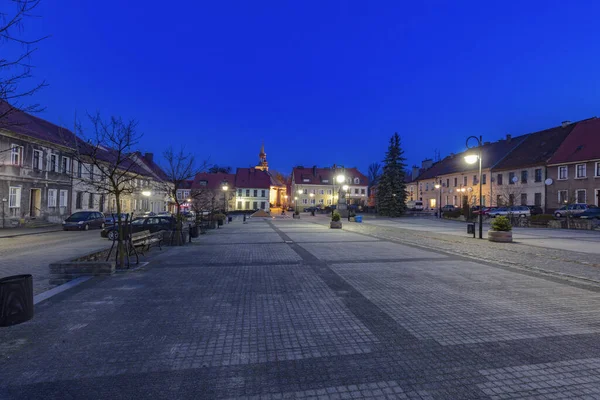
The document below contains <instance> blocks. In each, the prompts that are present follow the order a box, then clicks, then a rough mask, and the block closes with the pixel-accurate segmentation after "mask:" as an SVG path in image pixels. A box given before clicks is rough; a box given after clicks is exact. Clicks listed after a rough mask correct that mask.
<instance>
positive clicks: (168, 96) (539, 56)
mask: <svg viewBox="0 0 600 400" xmlns="http://www.w3.org/2000/svg"><path fill="white" fill-rule="evenodd" d="M488 3H489V2H481V1H478V2H469V3H466V2H459V1H444V2H442V1H412V2H398V1H388V2H384V1H374V2H368V1H361V2H347V1H340V2H336V1H318V2H317V1H315V2H298V1H294V2H291V1H283V2H282V1H273V2H267V1H258V2H256V1H254V2H250V1H243V2H220V1H211V2H208V1H200V2H192V1H190V2H187V3H186V2H158V1H151V0H150V1H148V0H146V1H127V2H125V1H116V0H103V1H94V2H92V1H80V0H77V1H75V0H72V1H58V0H57V1H51V0H43V1H42V4H41V6H40V7H39V9H38V10H37V14H39V15H40V16H41V18H40V19H36V20H35V21H33V22H30V23H28V24H27V25H26V27H25V28H26V29H27V35H28V36H29V35H32V36H33V35H36V34H49V35H52V36H51V37H50V38H49V39H47V40H46V41H44V42H42V43H41V44H40V46H39V47H40V50H39V52H38V53H37V54H36V55H35V56H34V58H33V59H32V60H31V62H32V64H33V65H35V67H36V70H35V74H36V76H37V77H39V78H42V79H45V80H46V81H47V82H48V84H49V85H50V86H49V87H47V88H45V89H43V90H42V91H41V92H39V94H37V95H36V96H35V99H34V101H36V102H39V103H40V104H42V105H43V106H45V107H46V110H45V111H44V112H43V113H41V114H40V115H39V116H40V117H42V118H45V119H48V120H50V121H52V122H55V123H58V124H61V125H65V126H67V127H72V125H73V117H74V114H75V112H77V114H78V115H80V116H81V115H82V114H84V113H85V112H86V111H88V112H95V111H96V110H98V111H100V112H101V113H102V114H103V115H104V116H106V117H108V116H110V115H120V116H122V117H124V118H127V119H129V118H135V119H137V120H138V121H139V129H140V131H141V132H143V133H144V140H143V142H142V144H141V146H140V150H142V151H149V152H154V153H155V154H156V155H157V156H160V154H161V153H162V151H163V150H164V149H165V147H167V146H168V145H173V146H175V147H178V146H180V145H185V146H186V149H187V150H188V151H190V152H192V153H194V154H196V156H197V157H198V158H199V159H202V160H204V159H210V161H211V162H213V163H217V164H219V165H229V166H232V167H234V168H235V167H247V166H249V165H255V164H256V162H257V153H258V151H259V148H260V145H261V142H262V141H264V142H265V147H266V152H267V154H268V160H269V165H270V167H271V168H273V169H276V170H279V171H281V172H284V173H289V172H290V170H291V167H292V166H293V165H297V164H301V165H305V166H312V165H314V164H316V165H319V166H327V165H331V164H333V163H336V164H340V165H345V166H349V167H354V166H355V167H358V168H359V169H361V170H362V171H363V172H364V173H366V172H367V166H368V165H369V163H371V162H373V161H381V160H382V159H383V156H384V153H385V150H386V148H387V144H388V140H389V137H390V136H391V135H392V134H393V133H394V132H395V131H397V132H398V133H399V134H400V135H401V138H402V143H403V147H404V150H405V155H406V157H407V159H408V160H407V162H408V164H409V165H410V164H414V163H420V161H421V160H422V159H424V158H428V157H429V158H432V157H433V156H434V151H435V150H436V149H438V150H439V151H440V153H441V155H442V157H443V156H445V155H446V154H448V153H449V152H457V151H461V150H463V149H464V142H465V138H466V137H467V136H469V135H480V134H481V135H483V136H484V138H485V140H497V139H499V138H501V137H502V136H504V135H505V134H507V133H510V134H512V135H513V136H514V135H519V134H523V133H528V132H531V131H534V130H541V129H545V128H549V127H552V126H556V125H558V124H560V122H561V121H563V120H572V121H575V120H579V119H583V118H587V117H591V116H595V115H598V114H600V112H599V102H598V100H599V94H600V87H599V82H600V74H599V71H600V65H599V64H600V62H599V61H600V56H599V55H598V43H600V28H598V15H599V12H600V3H598V2H595V1H577V2H559V1H548V0H545V1H537V2H533V1H532V2H516V1H514V2H494V4H488Z"/></svg>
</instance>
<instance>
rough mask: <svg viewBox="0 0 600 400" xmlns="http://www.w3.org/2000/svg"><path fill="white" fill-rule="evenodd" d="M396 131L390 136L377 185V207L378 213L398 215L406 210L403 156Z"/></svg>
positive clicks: (389, 215)
mask: <svg viewBox="0 0 600 400" xmlns="http://www.w3.org/2000/svg"><path fill="white" fill-rule="evenodd" d="M403 154H404V151H402V148H401V147H400V136H399V135H398V133H397V132H396V133H394V135H393V136H392V137H391V138H390V145H389V147H388V151H387V153H386V155H385V160H384V166H383V173H382V174H381V178H380V179H379V184H378V186H377V209H378V212H379V214H380V215H383V216H388V217H398V216H400V215H402V214H403V213H404V211H405V210H406V182H405V168H406V164H405V163H404V161H405V158H404V157H403Z"/></svg>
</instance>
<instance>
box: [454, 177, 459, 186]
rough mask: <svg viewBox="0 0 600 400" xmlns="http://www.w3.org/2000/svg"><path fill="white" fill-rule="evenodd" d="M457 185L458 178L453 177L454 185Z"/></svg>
mask: <svg viewBox="0 0 600 400" xmlns="http://www.w3.org/2000/svg"><path fill="white" fill-rule="evenodd" d="M457 186H458V178H454V187H457Z"/></svg>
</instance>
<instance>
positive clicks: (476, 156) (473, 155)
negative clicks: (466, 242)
mask: <svg viewBox="0 0 600 400" xmlns="http://www.w3.org/2000/svg"><path fill="white" fill-rule="evenodd" d="M471 139H475V140H476V141H477V148H478V151H477V152H475V151H474V150H473V149H475V146H473V147H469V140H471ZM482 144H483V141H482V137H481V136H479V137H477V136H469V137H468V138H467V142H466V146H467V149H468V150H470V151H469V153H468V154H467V155H466V156H465V161H466V162H467V164H475V163H476V162H477V160H479V239H482V238H483V212H482V211H483V199H482V197H483V196H482V194H483V192H482V186H481V184H482V182H481V146H482Z"/></svg>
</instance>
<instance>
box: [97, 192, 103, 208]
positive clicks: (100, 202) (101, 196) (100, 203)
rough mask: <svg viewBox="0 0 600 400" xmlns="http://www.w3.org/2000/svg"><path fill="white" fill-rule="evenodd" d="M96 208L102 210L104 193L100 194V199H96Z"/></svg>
mask: <svg viewBox="0 0 600 400" xmlns="http://www.w3.org/2000/svg"><path fill="white" fill-rule="evenodd" d="M98 210H99V211H100V212H104V195H103V194H101V195H100V200H99V201H98Z"/></svg>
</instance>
